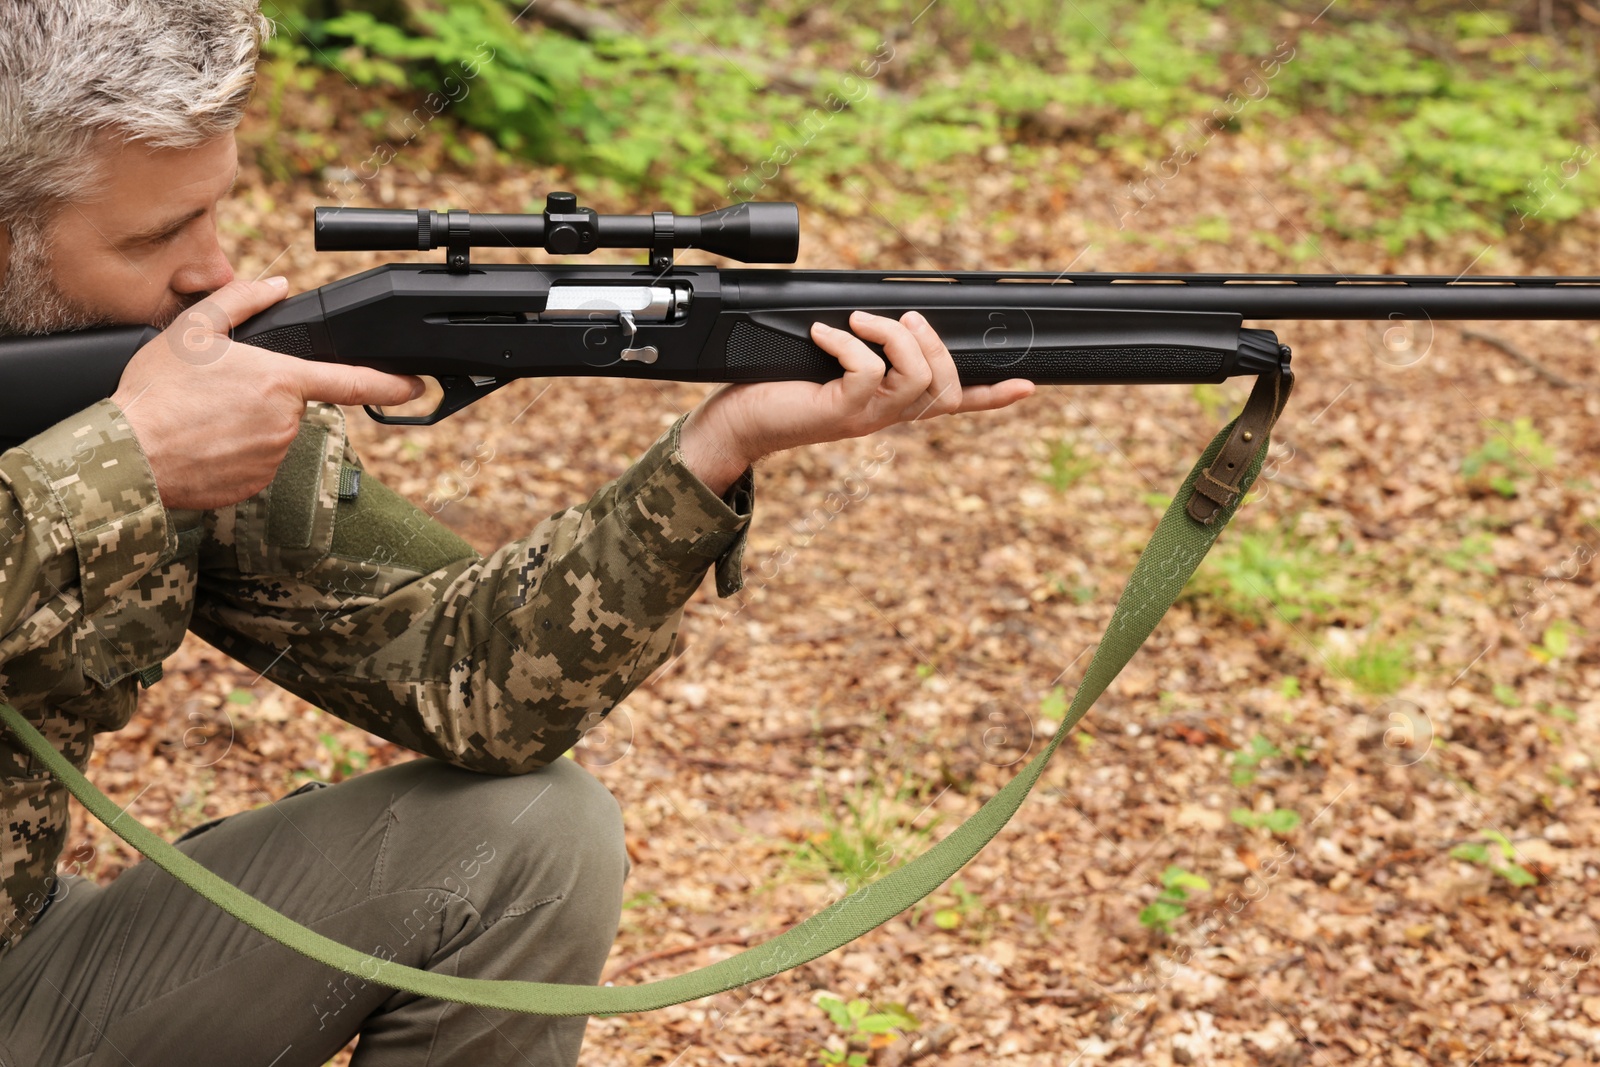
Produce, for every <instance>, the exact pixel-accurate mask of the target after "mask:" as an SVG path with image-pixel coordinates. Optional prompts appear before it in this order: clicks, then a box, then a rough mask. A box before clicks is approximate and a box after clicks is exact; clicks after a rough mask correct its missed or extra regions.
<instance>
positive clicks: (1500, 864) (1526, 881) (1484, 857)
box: [1450, 828, 1539, 889]
mask: <svg viewBox="0 0 1600 1067" xmlns="http://www.w3.org/2000/svg"><path fill="white" fill-rule="evenodd" d="M1481 833H1482V834H1483V836H1484V837H1486V838H1488V839H1489V840H1488V841H1469V842H1467V843H1465V844H1460V845H1457V846H1456V847H1455V848H1452V849H1451V850H1450V856H1451V858H1453V859H1458V860H1464V861H1466V862H1467V863H1475V864H1477V865H1478V866H1480V867H1487V868H1488V869H1489V870H1490V871H1492V872H1493V873H1495V874H1497V875H1499V876H1500V877H1502V878H1504V879H1505V880H1506V881H1507V882H1509V883H1511V884H1512V885H1513V886H1516V887H1517V888H1518V889H1521V888H1524V887H1526V886H1530V885H1537V884H1538V883H1539V879H1538V878H1537V877H1536V876H1535V875H1534V874H1533V872H1532V871H1530V870H1528V869H1527V868H1526V867H1524V866H1523V865H1522V864H1520V863H1517V862H1516V861H1515V860H1514V859H1513V858H1512V857H1514V856H1515V855H1516V854H1517V850H1516V847H1515V846H1514V845H1512V844H1511V840H1510V838H1508V837H1506V835H1505V834H1503V833H1501V832H1500V831H1499V830H1490V829H1487V828H1485V829H1484V830H1482V831H1481Z"/></svg>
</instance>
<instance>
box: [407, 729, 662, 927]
mask: <svg viewBox="0 0 1600 1067" xmlns="http://www.w3.org/2000/svg"><path fill="white" fill-rule="evenodd" d="M417 762H418V763H425V764H426V766H424V767H419V768H418V769H417V772H416V773H417V774H418V775H419V776H421V777H422V778H423V779H424V780H423V781H421V782H419V787H418V788H416V789H413V790H410V791H409V792H407V794H406V795H405V796H404V797H403V798H401V799H399V800H397V801H396V803H395V804H394V805H393V810H394V814H395V820H396V827H406V828H407V829H408V830H409V833H408V834H407V836H408V837H412V839H413V842H414V844H412V846H411V847H413V848H420V849H422V850H425V851H426V852H427V853H428V854H429V855H430V856H431V857H433V858H434V862H433V863H431V864H428V865H427V866H430V867H432V869H433V871H434V872H435V877H438V878H443V879H446V880H444V881H439V882H438V883H437V884H438V885H439V887H440V888H442V889H445V890H447V891H452V892H463V893H464V894H465V895H468V896H469V899H474V900H479V899H481V898H482V897H483V896H485V895H492V896H496V897H503V896H504V892H503V891H496V892H494V893H492V894H486V893H485V892H482V891H481V890H484V889H485V888H486V887H488V886H491V885H499V884H501V883H505V884H506V885H507V886H509V887H512V888H516V887H528V888H529V889H532V887H533V886H536V885H537V886H539V887H542V888H541V889H539V890H538V891H539V892H543V893H546V894H555V893H561V894H568V893H573V892H577V893H581V894H584V895H589V896H594V897H596V898H597V899H599V900H607V899H610V898H611V897H613V896H615V897H617V898H618V899H620V894H621V887H622V882H623V880H624V879H625V878H626V877H627V874H628V871H629V869H630V864H629V862H628V856H627V849H626V845H625V843H624V830H623V820H622V809H621V807H620V805H619V804H618V803H617V800H616V798H615V797H614V796H612V795H611V792H610V790H608V789H607V788H606V787H605V785H604V784H602V783H601V782H600V781H599V780H598V779H596V778H595V776H594V775H592V774H590V773H589V772H588V771H587V770H585V769H584V768H583V767H581V766H579V765H578V764H577V763H576V762H574V761H573V760H569V759H566V758H564V757H563V758H561V759H558V760H556V761H555V762H553V763H551V764H550V765H549V766H546V767H541V768H539V769H538V770H536V771H532V772H530V773H528V774H521V775H509V776H500V775H485V774H477V773H475V772H472V771H466V770H462V769H461V768H458V767H453V766H450V765H448V764H444V763H439V762H437V761H433V760H428V761H420V760H419V761H417ZM458 853H459V855H458ZM473 887H477V888H478V889H479V890H480V892H472V889H473Z"/></svg>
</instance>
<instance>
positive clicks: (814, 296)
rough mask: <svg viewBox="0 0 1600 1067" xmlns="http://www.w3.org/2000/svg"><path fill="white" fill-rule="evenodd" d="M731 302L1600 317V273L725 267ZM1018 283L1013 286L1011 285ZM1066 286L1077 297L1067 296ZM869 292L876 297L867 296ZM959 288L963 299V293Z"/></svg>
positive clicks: (1257, 314) (1328, 315)
mask: <svg viewBox="0 0 1600 1067" xmlns="http://www.w3.org/2000/svg"><path fill="white" fill-rule="evenodd" d="M722 279H723V291H724V299H725V300H728V301H729V302H730V304H733V302H734V301H737V303H736V304H733V306H739V305H742V306H747V307H766V308H801V307H815V306H818V305H819V304H820V305H826V306H843V305H848V304H851V303H852V302H854V303H860V302H862V301H863V299H870V300H871V301H872V302H873V303H876V304H900V305H904V306H906V307H937V306H939V305H940V304H950V303H965V302H981V303H985V304H987V303H989V302H990V301H991V300H993V299H994V297H993V295H988V296H986V297H985V298H983V299H981V300H980V301H973V296H974V295H975V294H976V293H977V292H986V293H990V294H992V293H993V291H994V290H995V289H1001V288H1004V289H1007V290H1011V293H1008V294H1007V301H1008V302H1010V303H1014V304H1016V305H1018V306H1027V305H1029V304H1030V303H1032V302H1033V298H1032V297H1031V296H1030V295H1029V290H1030V289H1034V288H1035V287H1049V288H1050V289H1052V290H1057V291H1056V292H1052V293H1051V295H1050V297H1049V298H1048V303H1049V304H1051V305H1054V306H1071V307H1078V308H1097V309H1104V310H1115V311H1139V310H1150V309H1157V308H1159V309H1160V310H1163V311H1220V312H1232V313H1234V314H1238V315H1242V316H1243V317H1244V318H1246V319H1390V318H1409V319H1440V320H1465V319H1568V320H1574V319H1600V277H1565V276H1557V275H1549V276H1521V277H1510V276H1493V277H1491V276H1463V275H1456V276H1451V275H1443V274H1427V275H1424V274H1413V275H1403V274H1351V275H1342V274H1176V273H1126V274H1119V273H1112V272H1104V273H1102V272H1088V273H1061V274H1052V273H1049V272H1042V271H1040V272H1004V271H964V272H944V271H843V270H832V271H804V270H788V271H782V272H779V271H761V270H740V269H734V270H724V271H723V272H722ZM1012 287H1015V288H1014V289H1013V288H1012ZM1062 289H1069V290H1070V292H1071V296H1070V297H1068V298H1066V299H1063V298H1062V295H1061V293H1060V290H1062ZM868 294H870V297H868ZM957 294H959V295H957Z"/></svg>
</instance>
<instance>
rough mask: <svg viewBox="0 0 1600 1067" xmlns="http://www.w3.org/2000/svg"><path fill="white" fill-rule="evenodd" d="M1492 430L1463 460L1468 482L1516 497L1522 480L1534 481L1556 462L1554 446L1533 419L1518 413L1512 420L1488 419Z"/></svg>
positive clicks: (1488, 427)
mask: <svg viewBox="0 0 1600 1067" xmlns="http://www.w3.org/2000/svg"><path fill="white" fill-rule="evenodd" d="M1483 425H1484V428H1485V429H1487V430H1489V431H1490V435H1489V437H1488V438H1487V439H1486V440H1485V441H1484V443H1483V446H1482V447H1481V448H1479V449H1477V450H1476V451H1474V452H1472V453H1471V454H1469V455H1468V456H1467V457H1466V458H1465V459H1463V460H1462V461H1461V473H1462V475H1463V476H1464V477H1465V478H1466V479H1467V484H1469V485H1480V486H1487V487H1488V488H1490V489H1493V490H1494V491H1495V492H1497V493H1499V494H1500V495H1501V496H1503V497H1508V498H1509V497H1514V496H1516V495H1517V493H1518V491H1519V485H1520V483H1522V482H1524V481H1533V480H1535V479H1537V478H1538V475H1539V473H1540V472H1541V471H1545V470H1549V469H1550V467H1551V466H1552V465H1553V464H1554V463H1555V449H1553V448H1551V447H1550V446H1549V445H1548V444H1546V443H1545V440H1544V436H1543V435H1542V434H1541V433H1540V432H1539V430H1538V429H1537V428H1536V427H1535V426H1534V425H1533V420H1532V419H1529V418H1528V417H1526V416H1524V415H1518V416H1517V417H1516V418H1515V419H1513V420H1511V421H1510V422H1503V421H1501V420H1500V419H1485V420H1484V423H1483Z"/></svg>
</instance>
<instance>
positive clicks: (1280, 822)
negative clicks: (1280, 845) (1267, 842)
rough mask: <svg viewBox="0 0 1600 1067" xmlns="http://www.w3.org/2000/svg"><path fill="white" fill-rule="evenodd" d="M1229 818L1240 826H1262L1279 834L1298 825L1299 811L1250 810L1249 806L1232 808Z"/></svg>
mask: <svg viewBox="0 0 1600 1067" xmlns="http://www.w3.org/2000/svg"><path fill="white" fill-rule="evenodd" d="M1230 818H1232V819H1233V821H1234V822H1236V823H1238V824H1239V825H1240V826H1244V827H1247V828H1249V829H1252V830H1253V829H1257V828H1259V827H1263V826H1264V827H1266V828H1267V829H1268V830H1270V831H1272V832H1273V833H1275V834H1278V835H1280V836H1281V835H1283V834H1287V833H1289V832H1291V831H1292V830H1294V828H1295V827H1297V826H1299V825H1300V813H1299V812H1297V811H1291V810H1290V809H1288V808H1273V809H1272V810H1271V811H1251V810H1250V809H1249V808H1234V809H1233V811H1232V813H1231V814H1230Z"/></svg>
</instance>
